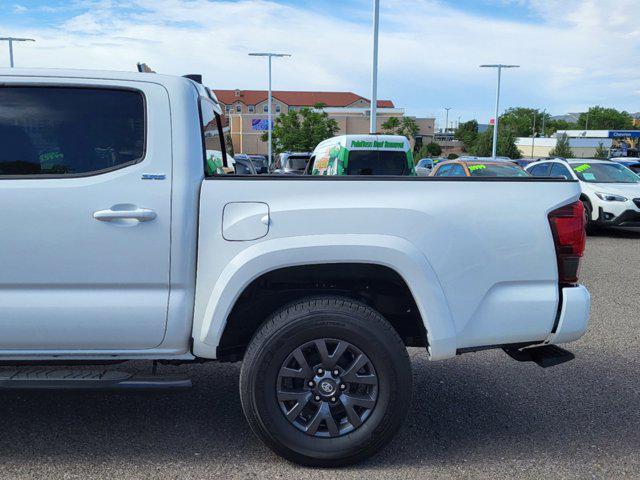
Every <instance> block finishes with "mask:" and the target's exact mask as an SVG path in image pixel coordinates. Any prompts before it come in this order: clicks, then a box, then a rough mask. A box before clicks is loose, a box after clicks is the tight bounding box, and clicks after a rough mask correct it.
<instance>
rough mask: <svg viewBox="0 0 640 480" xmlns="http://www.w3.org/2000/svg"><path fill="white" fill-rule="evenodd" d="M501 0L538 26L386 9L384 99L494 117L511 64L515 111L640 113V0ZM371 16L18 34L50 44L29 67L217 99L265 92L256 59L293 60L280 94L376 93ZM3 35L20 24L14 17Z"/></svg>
mask: <svg viewBox="0 0 640 480" xmlns="http://www.w3.org/2000/svg"><path fill="white" fill-rule="evenodd" d="M501 1H503V2H508V1H511V2H516V3H517V4H518V5H520V6H524V7H527V8H528V9H529V12H530V16H526V18H525V16H524V15H523V18H522V20H520V19H515V20H511V21H509V20H504V19H492V18H489V17H487V16H482V17H479V16H477V15H473V14H469V13H464V12H462V11H460V10H458V9H454V8H451V7H448V6H446V5H445V4H443V3H442V2H440V1H438V0H385V2H383V10H382V29H381V39H380V42H381V43H380V49H381V50H380V52H381V57H380V92H381V95H382V96H384V97H389V98H392V99H394V100H395V101H396V103H397V104H399V105H401V106H405V107H407V108H408V109H409V111H410V112H411V113H418V114H431V113H439V112H440V107H441V105H442V104H443V103H448V104H451V105H452V106H454V109H455V110H457V112H458V113H457V114H456V115H454V117H456V116H457V115H459V114H462V115H463V117H468V116H472V115H474V114H475V115H479V116H480V117H482V118H484V117H486V116H488V112H490V110H491V108H492V107H491V106H492V103H493V94H494V92H493V86H494V82H495V77H494V75H493V73H492V72H488V71H484V70H480V69H479V68H478V65H479V64H481V63H485V62H496V61H499V62H509V63H519V64H521V65H522V68H521V69H520V70H519V71H513V72H509V73H508V75H506V76H505V91H504V103H503V106H505V107H507V106H512V105H532V106H539V107H540V108H547V109H548V110H552V111H554V112H558V113H563V112H564V111H569V110H571V111H575V110H580V109H581V108H584V107H585V106H586V105H589V104H595V103H601V104H607V105H609V104H610V105H614V106H617V107H624V108H627V109H630V110H640V105H638V103H637V102H638V98H637V85H638V83H639V82H638V81H639V80H640V69H639V67H640V58H639V56H638V48H639V47H640V27H639V26H638V25H640V24H638V23H637V21H636V20H634V18H633V16H632V15H624V14H621V13H616V12H625V11H626V12H633V11H635V10H636V9H635V8H633V7H637V0H501ZM87 5H90V7H91V8H87ZM360 5H361V6H362V9H363V10H362V15H361V16H360V18H359V19H355V18H354V17H355V15H354V17H351V16H347V15H340V14H338V13H336V14H335V15H329V14H327V13H321V12H319V11H315V10H314V11H311V10H305V9H304V8H302V7H294V6H290V5H284V4H279V3H277V2H275V1H268V0H241V1H237V2H236V1H216V2H211V1H207V0H133V1H132V2H124V1H120V0H98V1H92V2H90V4H89V3H87V2H81V1H76V2H74V3H73V4H72V7H73V10H72V11H73V12H74V14H73V16H71V17H70V18H68V19H67V20H66V21H65V22H64V23H62V24H59V25H48V26H44V27H41V28H39V29H35V30H34V29H29V30H25V31H24V32H19V31H15V30H16V29H15V28H12V29H11V30H12V32H13V33H14V34H25V35H27V34H28V35H30V36H35V37H36V38H37V39H38V42H37V43H36V44H35V45H33V46H29V47H28V48H27V47H22V46H19V47H18V48H19V51H18V52H17V61H18V63H19V64H22V65H34V66H47V67H73V68H105V69H120V70H122V69H125V70H131V69H133V68H135V64H136V62H137V61H145V62H147V63H149V64H150V65H151V66H152V67H153V68H155V69H156V70H157V71H159V72H163V73H171V74H183V73H194V72H199V73H203V74H204V76H205V79H206V81H207V82H208V84H209V85H211V86H213V87H221V88H235V87H238V88H260V87H262V86H264V84H265V80H266V64H265V62H264V61H263V60H260V59H255V58H250V57H248V56H247V53H248V52H250V51H256V50H274V51H283V52H287V53H292V54H293V58H291V59H281V60H276V61H275V62H276V63H275V65H274V86H275V88H280V89H299V90H306V89H324V90H328V89H336V90H353V91H356V92H358V93H360V94H363V95H368V92H369V76H370V61H371V58H370V24H369V21H368V18H369V16H370V9H369V2H362V3H361V4H357V3H355V2H354V3H352V4H350V5H349V7H348V8H349V10H348V12H349V14H351V13H353V12H355V11H356V10H355V9H356V8H358V7H359V6H360ZM345 8H346V7H345ZM345 11H347V10H345ZM531 16H534V17H535V18H537V19H539V20H540V21H539V22H532V21H531ZM363 19H365V20H366V22H365V21H362V20H363ZM0 27H2V30H8V28H6V27H9V25H3V24H2V19H0ZM0 61H1V59H0ZM632 102H636V103H635V104H633V103H632ZM452 114H453V113H452Z"/></svg>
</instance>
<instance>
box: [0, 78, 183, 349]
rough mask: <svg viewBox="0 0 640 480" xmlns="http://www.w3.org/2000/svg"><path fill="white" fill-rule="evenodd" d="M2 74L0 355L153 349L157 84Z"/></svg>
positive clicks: (159, 180) (159, 226)
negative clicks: (31, 79)
mask: <svg viewBox="0 0 640 480" xmlns="http://www.w3.org/2000/svg"><path fill="white" fill-rule="evenodd" d="M6 78H8V82H6V83H5V84H4V86H2V87H0V144H1V145H2V148H1V149H0V204H1V205H2V209H0V222H1V224H2V228H3V232H4V233H3V235H0V260H1V261H0V264H1V265H2V268H0V292H1V293H0V354H7V352H8V351H10V352H11V354H12V355H15V354H16V353H17V352H27V353H28V352H34V351H38V352H51V353H54V354H59V353H63V352H79V351H80V352H87V351H97V352H98V353H99V352H105V351H114V350H140V349H149V348H153V347H156V346H158V345H159V344H160V343H162V341H163V338H164V334H165V326H166V321H167V302H168V295H169V258H170V257H169V254H170V216H171V180H172V179H171V161H172V155H171V125H170V111H169V108H170V107H169V99H168V94H167V92H166V90H165V89H164V88H163V87H161V86H160V85H156V84H152V83H146V82H124V81H122V82H119V81H109V82H108V85H102V84H101V81H100V80H91V79H87V80H81V81H82V84H80V83H79V82H80V80H71V79H69V80H67V79H45V81H44V82H43V79H42V78H40V79H37V81H36V80H34V83H33V84H29V83H28V82H27V83H25V80H24V78H23V79H18V78H16V79H15V80H13V83H12V77H6ZM3 81H4V80H3ZM17 82H19V83H17ZM47 82H52V83H51V84H48V83H47ZM74 82H75V83H74ZM102 83H104V82H102Z"/></svg>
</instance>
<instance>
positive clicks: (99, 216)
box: [93, 208, 158, 222]
mask: <svg viewBox="0 0 640 480" xmlns="http://www.w3.org/2000/svg"><path fill="white" fill-rule="evenodd" d="M157 216H158V215H157V214H156V212H154V211H153V210H150V209H148V208H135V209H133V210H112V209H108V210H98V211H97V212H94V213H93V218H95V219H96V220H100V221H101V222H111V221H113V220H129V219H132V220H138V221H139V222H148V221H150V220H153V219H154V218H156V217H157Z"/></svg>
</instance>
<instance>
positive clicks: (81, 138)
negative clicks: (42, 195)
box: [0, 86, 146, 177]
mask: <svg viewBox="0 0 640 480" xmlns="http://www.w3.org/2000/svg"><path fill="white" fill-rule="evenodd" d="M145 148H146V126H145V100H144V96H143V94H142V92H139V91H136V90H127V89H113V88H85V87H39V86H33V87H31V86H28V87H22V86H20V87H12V86H8V87H0V175H3V176H4V175H8V176H29V177H37V176H84V175H93V174H98V173H102V172H107V171H111V170H114V169H118V168H123V167H126V166H129V165H133V164H135V163H138V162H140V161H142V160H143V158H144V156H145Z"/></svg>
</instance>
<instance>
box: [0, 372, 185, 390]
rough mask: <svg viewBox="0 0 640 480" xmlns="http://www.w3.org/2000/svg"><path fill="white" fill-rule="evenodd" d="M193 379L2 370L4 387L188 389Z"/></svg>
mask: <svg viewBox="0 0 640 480" xmlns="http://www.w3.org/2000/svg"><path fill="white" fill-rule="evenodd" d="M188 388H191V380H190V379H189V378H187V377H183V376H177V375H167V376H160V375H150V376H135V375H133V374H131V373H126V372H115V371H110V370H69V369H60V368H33V367H32V368H21V369H12V370H0V390H98V389H103V390H185V389H188Z"/></svg>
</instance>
